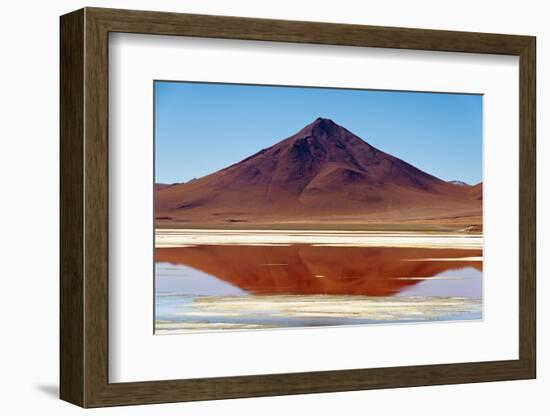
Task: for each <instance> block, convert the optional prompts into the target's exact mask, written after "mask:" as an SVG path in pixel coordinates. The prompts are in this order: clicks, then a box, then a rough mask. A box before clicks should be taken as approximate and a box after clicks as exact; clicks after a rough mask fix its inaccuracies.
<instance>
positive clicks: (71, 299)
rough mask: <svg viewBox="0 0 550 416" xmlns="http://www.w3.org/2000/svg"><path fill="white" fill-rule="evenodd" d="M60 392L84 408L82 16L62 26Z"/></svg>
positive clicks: (65, 20)
mask: <svg viewBox="0 0 550 416" xmlns="http://www.w3.org/2000/svg"><path fill="white" fill-rule="evenodd" d="M60 29H61V36H60V38H61V39H60V40H61V45H60V48H61V50H60V86H61V90H60V97H59V102H60V114H61V120H60V149H61V152H60V184H59V185H60V201H59V202H60V250H59V252H60V311H61V313H60V357H59V358H60V388H59V394H60V396H61V398H62V399H63V400H67V401H69V402H71V403H75V404H78V405H81V406H82V405H83V404H84V391H83V386H84V382H83V377H84V374H85V367H84V361H83V348H84V313H83V305H84V286H83V282H84V280H83V279H84V272H83V256H84V245H83V242H84V228H83V222H84V210H83V201H84V183H83V172H84V157H83V151H82V149H83V139H84V108H83V105H84V95H83V94H84V76H83V74H84V12H83V11H82V10H79V11H77V12H75V13H72V14H70V15H68V16H66V17H64V18H63V19H61V24H60Z"/></svg>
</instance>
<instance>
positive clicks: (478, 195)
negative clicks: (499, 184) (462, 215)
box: [468, 182, 483, 201]
mask: <svg viewBox="0 0 550 416" xmlns="http://www.w3.org/2000/svg"><path fill="white" fill-rule="evenodd" d="M468 195H469V196H470V198H472V199H476V200H480V201H481V200H482V199H483V182H480V183H478V184H477V185H474V186H472V187H471V188H470V189H469V191H468Z"/></svg>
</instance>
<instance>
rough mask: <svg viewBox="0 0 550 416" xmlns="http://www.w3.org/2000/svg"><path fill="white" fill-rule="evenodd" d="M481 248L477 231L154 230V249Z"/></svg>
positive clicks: (481, 237)
mask: <svg viewBox="0 0 550 416" xmlns="http://www.w3.org/2000/svg"><path fill="white" fill-rule="evenodd" d="M298 244H307V245H313V246H328V247H414V248H453V249H480V250H482V249H483V236H482V235H481V234H462V233H456V232H455V233H449V232H445V233H443V232H439V233H435V232H431V233H427V232H415V231H400V232H391V231H390V232H379V231H334V230H331V231H329V230H326V231H319V230H315V231H313V230H262V229H250V230H226V229H200V230H199V229H155V248H170V247H190V246H201V245H246V246H285V245H287V246H288V245H298Z"/></svg>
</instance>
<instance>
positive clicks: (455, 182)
mask: <svg viewBox="0 0 550 416" xmlns="http://www.w3.org/2000/svg"><path fill="white" fill-rule="evenodd" d="M449 183H450V184H452V185H459V186H470V184H468V183H466V182H462V181H449Z"/></svg>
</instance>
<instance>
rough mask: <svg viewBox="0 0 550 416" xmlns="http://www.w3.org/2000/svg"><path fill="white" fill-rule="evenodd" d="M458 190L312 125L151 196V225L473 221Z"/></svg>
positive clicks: (331, 127) (341, 131)
mask: <svg viewBox="0 0 550 416" xmlns="http://www.w3.org/2000/svg"><path fill="white" fill-rule="evenodd" d="M468 189H470V188H466V187H460V186H456V185H453V184H450V183H447V182H445V181H443V180H441V179H438V178H436V177H435V176H432V175H430V174H428V173H426V172H423V171H421V170H420V169H417V168H415V167H414V166H412V165H410V164H408V163H406V162H404V161H403V160H400V159H398V158H396V157H394V156H392V155H389V154H387V153H384V152H382V151H380V150H378V149H376V148H374V147H373V146H371V145H369V144H368V143H367V142H365V141H363V140H362V139H361V138H359V137H358V136H356V135H354V134H353V133H351V132H350V131H348V130H347V129H345V128H343V127H341V126H339V125H338V124H336V123H334V122H333V121H331V120H328V119H323V118H318V119H317V120H315V121H314V122H313V123H311V124H309V125H307V126H305V127H304V128H303V129H302V130H300V131H299V132H298V133H296V134H294V135H292V136H290V137H288V138H287V139H284V140H282V141H281V142H279V143H277V144H275V145H273V146H272V147H270V148H267V149H263V150H261V151H259V152H258V153H256V154H254V155H252V156H250V157H248V158H247V159H244V160H242V161H241V162H239V163H236V164H234V165H231V166H229V167H227V168H225V169H222V170H220V171H218V172H215V173H212V174H210V175H208V176H205V177H202V178H199V179H197V180H194V181H192V182H188V183H184V184H177V185H172V186H170V187H165V188H161V189H157V192H156V195H155V206H156V217H157V218H158V219H162V220H163V221H167V220H168V221H172V222H179V223H180V224H182V225H185V224H194V223H196V224H204V223H244V222H247V223H269V222H271V223H273V222H294V221H296V222H300V221H328V220H330V221H363V220H364V221H370V220H392V221H396V220H403V219H406V220H420V221H422V220H433V219H437V218H456V217H461V216H462V217H464V216H465V217H470V216H479V215H480V214H481V204H480V203H479V201H476V200H475V198H472V197H471V196H470V195H469V192H468Z"/></svg>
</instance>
